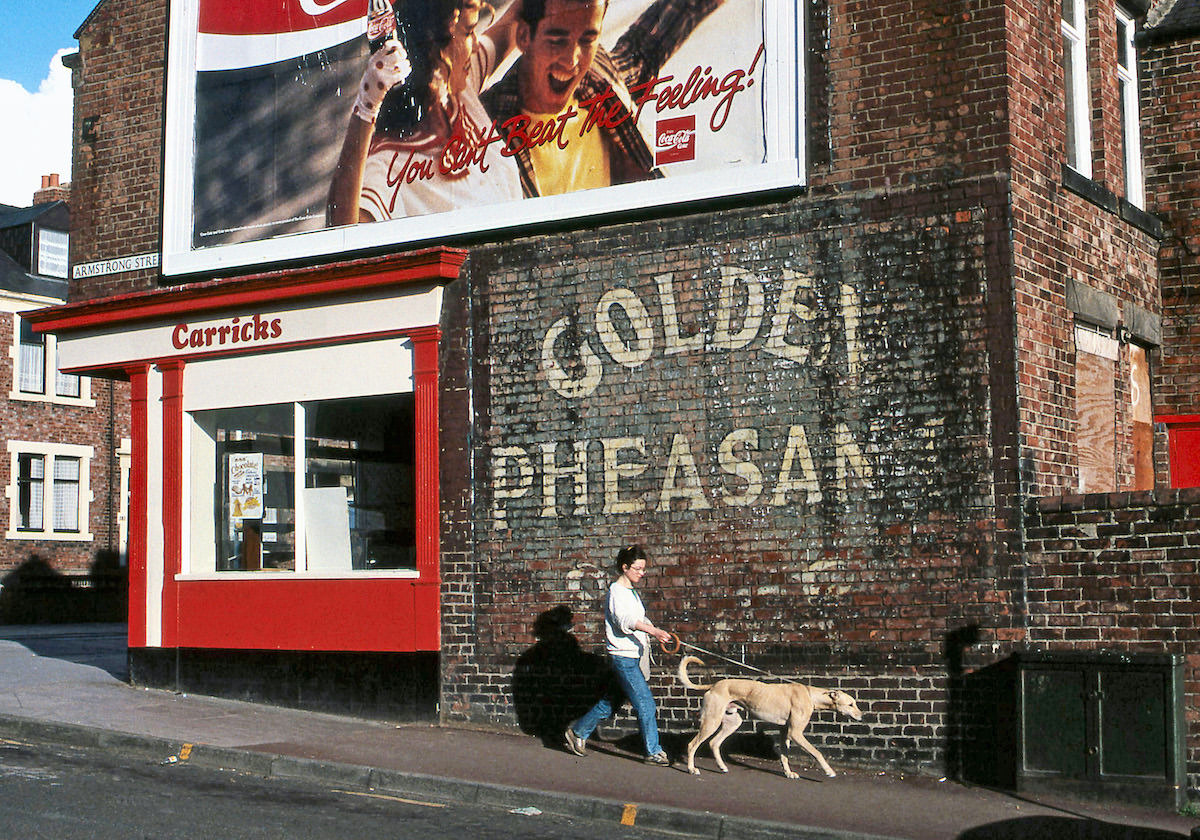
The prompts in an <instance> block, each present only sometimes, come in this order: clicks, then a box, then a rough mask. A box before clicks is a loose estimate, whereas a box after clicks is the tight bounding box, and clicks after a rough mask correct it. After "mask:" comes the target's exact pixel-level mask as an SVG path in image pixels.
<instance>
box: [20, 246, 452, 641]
mask: <svg viewBox="0 0 1200 840" xmlns="http://www.w3.org/2000/svg"><path fill="white" fill-rule="evenodd" d="M465 257H466V252H464V251H461V250H455V249H446V248H434V249H429V250H425V251H418V252H413V253H409V254H405V255H402V256H398V257H396V256H393V257H388V258H383V259H379V260H365V261H358V262H351V263H345V264H340V265H336V266H326V267H318V268H305V269H300V270H295V271H280V272H272V273H265V274H256V275H252V276H246V277H240V278H235V279H222V280H213V281H206V282H202V283H195V284H190V285H184V286H179V287H172V288H162V289H156V290H152V291H148V292H144V293H136V294H130V295H122V296H118V297H112V298H104V299H97V300H91V301H84V302H80V303H72V304H66V305H63V306H55V307H49V308H46V309H43V310H40V311H38V312H36V313H32V314H30V315H29V316H28V317H29V319H30V321H31V322H32V323H33V325H34V327H35V329H37V330H39V331H41V332H48V333H53V334H55V335H56V336H57V338H58V348H59V360H60V365H61V367H62V369H63V370H65V371H68V372H71V373H81V374H86V375H88V376H93V377H102V378H103V377H107V378H112V379H120V380H127V381H128V382H129V383H130V400H131V405H130V412H131V427H132V445H133V450H132V459H131V461H132V463H131V472H130V487H129V522H130V527H129V542H128V551H129V646H130V648H149V649H152V648H201V649H205V648H207V649H225V650H280V651H284V650H288V651H383V652H395V651H400V652H407V651H437V650H438V649H439V644H440V635H439V628H440V621H439V614H440V602H439V584H440V573H439V559H438V555H439V546H438V521H439V498H438V453H439V449H438V343H439V337H440V331H439V323H440V316H441V303H442V292H443V289H444V287H445V285H446V284H447V283H449V282H451V281H453V280H454V279H455V278H457V276H458V271H459V268H460V266H461V265H462V262H463V260H464V259H465Z"/></svg>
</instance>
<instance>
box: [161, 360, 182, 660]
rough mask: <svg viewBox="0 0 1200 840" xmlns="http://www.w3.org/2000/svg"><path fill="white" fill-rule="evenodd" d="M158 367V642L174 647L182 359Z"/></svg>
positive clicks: (178, 562)
mask: <svg viewBox="0 0 1200 840" xmlns="http://www.w3.org/2000/svg"><path fill="white" fill-rule="evenodd" d="M158 367H159V370H161V371H162V413H163V414H162V434H163V463H162V488H163V499H162V527H163V593H162V625H163V626H162V643H163V647H175V632H176V623H177V617H178V608H177V602H178V597H179V593H178V583H177V582H176V580H175V576H176V575H178V574H179V572H180V571H181V570H182V562H183V363H182V362H168V363H165V364H161V365H159V366H158Z"/></svg>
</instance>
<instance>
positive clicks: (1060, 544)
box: [1027, 489, 1200, 791]
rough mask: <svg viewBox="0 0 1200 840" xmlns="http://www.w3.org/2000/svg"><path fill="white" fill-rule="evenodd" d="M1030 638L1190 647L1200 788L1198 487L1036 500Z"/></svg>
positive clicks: (1052, 644)
mask: <svg viewBox="0 0 1200 840" xmlns="http://www.w3.org/2000/svg"><path fill="white" fill-rule="evenodd" d="M1027 535H1028V543H1027V547H1028V551H1029V553H1028V558H1027V563H1028V589H1029V602H1030V606H1029V609H1030V630H1029V641H1030V643H1031V644H1033V645H1037V646H1041V647H1046V648H1049V649H1055V650H1104V649H1109V650H1112V649H1117V650H1128V651H1145V652H1150V653H1171V654H1178V655H1181V656H1184V657H1186V666H1185V667H1186V676H1185V686H1184V692H1185V700H1184V702H1185V709H1184V715H1185V720H1186V726H1187V731H1188V737H1187V772H1188V777H1189V787H1190V788H1191V789H1192V790H1193V791H1195V790H1197V789H1198V788H1200V654H1198V653H1197V651H1196V645H1195V643H1196V638H1197V631H1200V567H1198V566H1197V561H1196V557H1197V553H1198V550H1200V490H1198V489H1189V490H1159V491H1155V492H1145V493H1111V494H1090V495H1086V496H1066V497H1062V498H1057V499H1043V500H1041V501H1040V502H1036V503H1033V504H1031V505H1030V518H1029V528H1028V532H1027Z"/></svg>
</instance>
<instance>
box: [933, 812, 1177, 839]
mask: <svg viewBox="0 0 1200 840" xmlns="http://www.w3.org/2000/svg"><path fill="white" fill-rule="evenodd" d="M1186 838H1187V835H1185V834H1181V833H1177V832H1174V831H1166V830H1164V829H1161V828H1145V827H1142V826H1136V825H1120V824H1117V823H1107V822H1102V821H1100V820H1093V819H1084V818H1078V817H1048V816H1043V817H1018V818H1016V819H1011V820H1001V821H999V822H994V823H988V824H987V825H981V826H976V827H975V828H971V829H967V830H966V831H964V832H962V833H961V834H959V835H958V837H957V838H955V840H1186Z"/></svg>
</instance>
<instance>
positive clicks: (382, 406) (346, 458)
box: [304, 394, 416, 571]
mask: <svg viewBox="0 0 1200 840" xmlns="http://www.w3.org/2000/svg"><path fill="white" fill-rule="evenodd" d="M304 414H305V428H306V438H307V440H306V445H305V470H304V473H305V474H304V488H305V496H306V500H305V506H304V509H305V515H306V519H307V525H306V528H305V533H306V535H307V540H306V542H307V546H308V569H309V571H316V570H322V569H328V570H330V571H336V570H339V569H341V570H345V569H364V570H371V569H415V568H416V536H415V528H416V524H415V523H416V517H415V512H416V508H415V505H414V495H413V487H414V484H413V466H414V460H413V456H414V450H413V443H414V438H413V425H412V423H413V413H412V395H411V394H395V395H388V396H382V397H354V398H350V399H342V400H326V401H324V402H316V403H306V404H305V406H304ZM343 534H344V535H345V538H346V539H345V541H343V539H342V535H343Z"/></svg>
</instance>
